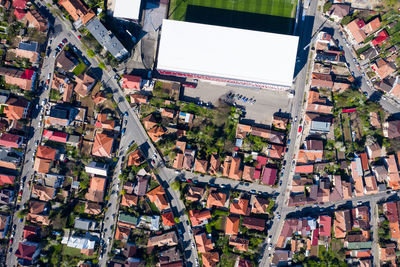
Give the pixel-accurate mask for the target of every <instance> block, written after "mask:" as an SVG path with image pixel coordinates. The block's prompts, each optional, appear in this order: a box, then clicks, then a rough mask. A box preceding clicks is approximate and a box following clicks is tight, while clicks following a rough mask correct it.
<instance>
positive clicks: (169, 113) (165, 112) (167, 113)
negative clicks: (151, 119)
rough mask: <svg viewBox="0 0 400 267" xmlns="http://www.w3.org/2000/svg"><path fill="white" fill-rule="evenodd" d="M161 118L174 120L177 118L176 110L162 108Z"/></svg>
mask: <svg viewBox="0 0 400 267" xmlns="http://www.w3.org/2000/svg"><path fill="white" fill-rule="evenodd" d="M161 117H163V118H168V119H173V118H175V110H173V109H170V108H161Z"/></svg>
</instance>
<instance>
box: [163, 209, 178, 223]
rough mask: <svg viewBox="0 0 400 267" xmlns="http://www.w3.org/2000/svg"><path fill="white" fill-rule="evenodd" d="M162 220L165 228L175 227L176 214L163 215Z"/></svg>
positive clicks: (167, 213)
mask: <svg viewBox="0 0 400 267" xmlns="http://www.w3.org/2000/svg"><path fill="white" fill-rule="evenodd" d="M161 219H162V221H163V224H164V225H165V226H174V225H175V219H174V214H172V211H170V212H166V213H163V214H161Z"/></svg>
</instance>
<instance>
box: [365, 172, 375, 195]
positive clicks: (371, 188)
mask: <svg viewBox="0 0 400 267" xmlns="http://www.w3.org/2000/svg"><path fill="white" fill-rule="evenodd" d="M364 182H365V188H364V193H365V194H367V195H371V194H377V193H378V185H377V183H376V179H375V176H373V175H367V176H365V177H364Z"/></svg>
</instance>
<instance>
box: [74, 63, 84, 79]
mask: <svg viewBox="0 0 400 267" xmlns="http://www.w3.org/2000/svg"><path fill="white" fill-rule="evenodd" d="M86 68H87V66H86V64H85V63H83V62H82V61H81V62H79V64H78V66H76V67H75V69H74V70H73V71H72V72H73V73H74V75H75V76H79V75H80V74H82V73H83V72H84V71H85V70H86Z"/></svg>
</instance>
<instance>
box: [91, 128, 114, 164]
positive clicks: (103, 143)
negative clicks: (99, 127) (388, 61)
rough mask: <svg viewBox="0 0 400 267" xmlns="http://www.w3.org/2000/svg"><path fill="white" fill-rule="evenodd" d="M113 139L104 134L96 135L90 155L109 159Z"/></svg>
mask: <svg viewBox="0 0 400 267" xmlns="http://www.w3.org/2000/svg"><path fill="white" fill-rule="evenodd" d="M113 144H114V138H112V137H110V136H108V135H107V134H105V133H99V132H97V133H96V136H95V137H94V144H93V147H92V155H93V156H98V157H108V158H109V157H111V152H112V148H113Z"/></svg>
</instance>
